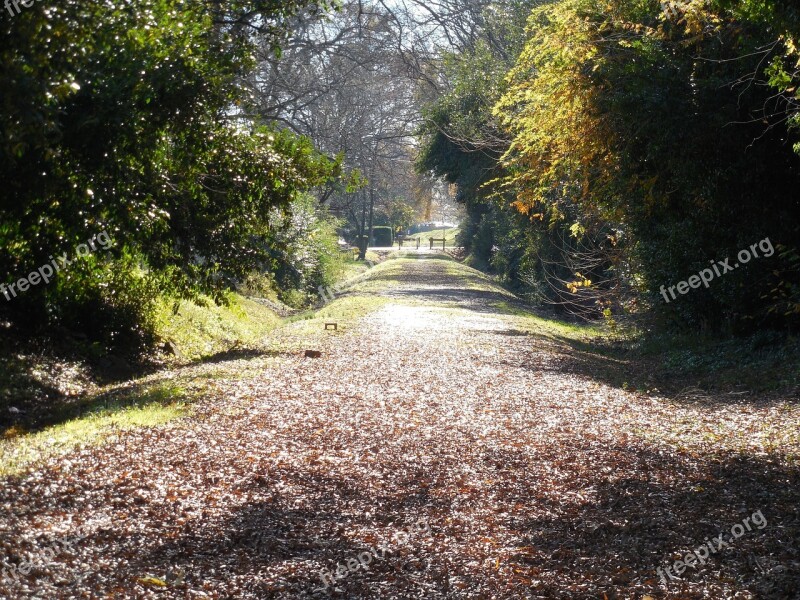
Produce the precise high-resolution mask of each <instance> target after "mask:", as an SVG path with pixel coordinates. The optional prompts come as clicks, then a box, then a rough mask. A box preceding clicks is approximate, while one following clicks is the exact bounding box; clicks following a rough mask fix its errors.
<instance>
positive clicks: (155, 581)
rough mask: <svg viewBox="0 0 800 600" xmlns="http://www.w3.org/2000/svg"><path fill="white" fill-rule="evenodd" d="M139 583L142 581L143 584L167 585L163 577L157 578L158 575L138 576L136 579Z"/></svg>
mask: <svg viewBox="0 0 800 600" xmlns="http://www.w3.org/2000/svg"><path fill="white" fill-rule="evenodd" d="M137 581H138V582H139V583H143V584H145V585H155V586H158V587H167V582H166V581H164V580H163V579H159V578H158V577H140V578H139V579H137Z"/></svg>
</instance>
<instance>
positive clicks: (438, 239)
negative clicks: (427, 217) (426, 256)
mask: <svg viewBox="0 0 800 600" xmlns="http://www.w3.org/2000/svg"><path fill="white" fill-rule="evenodd" d="M428 239H429V240H430V241H431V250H433V243H434V242H442V250H444V244H445V242H446V241H447V239H446V238H435V237H432V238H428Z"/></svg>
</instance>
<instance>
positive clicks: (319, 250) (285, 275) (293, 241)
mask: <svg viewBox="0 0 800 600" xmlns="http://www.w3.org/2000/svg"><path fill="white" fill-rule="evenodd" d="M339 225H340V222H339V221H338V220H337V219H334V218H333V217H331V216H330V215H328V214H327V213H326V212H325V211H324V209H322V208H320V207H318V205H317V203H316V201H315V199H314V198H313V197H311V196H308V195H303V196H299V197H298V198H296V199H295V200H294V201H293V202H292V203H291V205H290V206H289V210H288V211H281V210H278V209H273V210H272V212H271V218H270V230H269V234H268V235H267V236H265V250H266V252H267V254H268V256H269V260H268V262H267V263H265V265H264V269H265V270H266V271H268V272H270V273H274V277H275V281H276V282H277V285H278V287H279V288H280V289H281V290H282V293H281V300H282V301H283V302H285V303H286V304H288V305H290V306H294V307H301V306H304V305H306V304H308V303H309V302H311V301H313V300H314V299H315V298H316V295H317V294H318V289H319V287H320V286H323V287H327V286H329V285H332V284H333V283H334V282H335V281H336V279H337V277H338V274H339V273H340V271H341V270H342V261H343V258H342V255H341V253H340V252H339V248H338V244H337V242H338V235H337V228H338V226H339Z"/></svg>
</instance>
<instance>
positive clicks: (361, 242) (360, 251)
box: [358, 194, 367, 260]
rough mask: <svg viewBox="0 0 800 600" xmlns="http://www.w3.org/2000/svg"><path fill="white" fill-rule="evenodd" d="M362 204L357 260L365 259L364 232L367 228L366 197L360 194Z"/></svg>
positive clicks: (365, 244)
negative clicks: (362, 200) (362, 199)
mask: <svg viewBox="0 0 800 600" xmlns="http://www.w3.org/2000/svg"><path fill="white" fill-rule="evenodd" d="M362 197H363V198H364V202H363V203H362V204H361V231H360V232H359V234H358V260H364V259H365V258H367V243H366V241H365V240H364V231H365V229H366V228H367V196H366V194H362Z"/></svg>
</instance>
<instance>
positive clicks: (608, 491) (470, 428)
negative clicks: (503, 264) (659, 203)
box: [0, 256, 800, 599]
mask: <svg viewBox="0 0 800 600" xmlns="http://www.w3.org/2000/svg"><path fill="white" fill-rule="evenodd" d="M388 262H390V263H393V264H392V265H386V266H385V265H381V267H378V268H376V269H375V270H374V273H372V274H371V276H370V277H369V279H368V280H367V281H366V282H365V283H364V284H363V285H362V286H361V287H359V288H355V289H354V290H353V291H351V292H350V295H349V297H345V298H342V299H340V302H343V303H346V302H348V301H352V300H353V299H356V298H364V299H366V300H365V301H368V302H369V303H370V304H369V305H370V306H371V307H372V308H373V309H374V310H372V311H371V312H367V313H366V314H365V315H364V316H363V317H361V318H356V317H348V318H345V319H342V320H341V322H340V324H341V325H342V326H341V328H340V330H339V331H338V332H323V331H322V322H323V321H324V320H325V319H321V320H315V321H310V322H298V323H297V324H295V325H292V326H289V327H287V328H286V329H285V330H284V331H282V332H281V333H280V335H279V336H277V337H276V339H275V340H273V341H272V342H271V344H272V345H273V347H281V348H288V349H289V350H286V351H278V352H270V353H264V354H262V355H260V356H251V357H248V358H242V359H237V360H230V361H226V362H221V363H216V364H204V365H199V366H197V367H192V368H190V369H186V370H185V372H182V373H179V374H174V373H166V374H162V375H161V377H163V378H165V379H168V378H176V377H182V378H189V379H190V380H191V381H192V382H194V384H195V385H202V386H203V388H202V389H203V391H204V394H203V396H204V399H203V400H202V401H200V402H199V403H198V405H197V408H196V412H195V415H194V416H192V417H189V418H187V419H184V420H182V421H179V422H173V423H171V424H170V425H168V426H165V427H162V428H157V429H149V430H138V431H134V432H129V433H121V434H120V435H119V436H118V438H117V440H116V441H115V442H113V443H111V444H110V445H107V446H104V447H102V448H86V449H83V450H81V451H79V452H75V453H72V454H70V455H68V456H66V457H63V458H60V459H58V460H54V461H51V462H50V464H47V465H40V466H39V467H37V468H36V469H35V470H32V471H31V472H30V473H28V474H27V475H25V476H24V477H22V478H15V479H10V480H5V481H4V482H3V491H2V493H1V494H0V535H2V538H1V541H0V552H2V554H3V555H4V556H6V557H11V558H9V559H8V562H9V564H19V562H20V561H23V560H25V561H30V565H29V566H31V569H30V571H29V573H27V574H26V575H20V576H19V577H18V579H17V580H16V581H11V580H8V581H6V583H3V581H2V578H0V596H2V597H6V598H18V597H37V598H80V597H82V598H106V597H108V598H111V597H113V598H150V597H152V598H287V599H289V598H315V597H316V598H323V597H327V596H334V597H341V598H409V599H411V598H600V599H602V598H604V597H606V598H608V599H611V598H643V597H644V596H645V595H650V596H651V597H653V598H663V597H670V598H704V597H711V598H733V597H735V598H798V597H800V595H798V594H800V592H798V590H800V557H798V550H799V549H800V543H799V542H800V519H799V518H798V517H799V515H800V485H799V484H800V478H799V477H798V468H797V463H796V458H794V459H793V458H792V454H794V456H795V457H796V456H797V453H798V448H797V441H796V435H795V436H794V437H789V435H790V434H792V435H794V434H793V433H792V432H786V431H785V428H786V427H785V421H784V419H785V415H783V412H785V410H787V409H786V408H785V407H782V406H773V405H766V406H765V405H754V404H748V403H739V404H735V405H724V406H723V405H716V404H708V403H706V404H678V403H675V402H670V401H668V400H666V399H663V398H658V397H656V396H647V395H644V394H639V393H629V392H626V391H624V390H622V389H619V388H616V387H612V386H611V385H608V384H606V383H603V382H602V381H600V380H598V379H596V378H595V377H594V375H593V374H592V370H593V369H592V363H591V361H589V360H588V359H586V358H585V357H581V355H580V353H579V352H576V351H574V350H573V349H572V348H571V347H570V346H569V345H568V344H566V343H565V342H564V341H563V340H561V339H559V336H558V334H557V330H553V331H549V332H548V331H544V330H537V327H536V326H535V321H533V320H532V319H531V318H530V317H528V316H525V315H523V314H521V313H519V309H518V305H517V303H516V301H515V300H514V299H513V298H512V297H510V296H508V295H507V294H506V293H505V292H503V291H502V290H500V289H498V288H496V287H494V286H492V285H490V284H489V283H487V281H486V280H485V279H484V278H482V277H481V276H479V275H478V274H477V273H476V272H473V271H471V270H468V269H466V268H464V267H460V266H459V265H457V264H456V263H453V262H450V261H446V260H443V259H438V258H436V257H434V256H428V257H427V258H424V259H417V260H403V261H388ZM303 347H308V348H314V349H319V350H320V351H321V352H322V353H323V356H322V358H320V359H316V360H315V359H306V358H303V357H302V356H301V353H300V352H298V350H300V349H302V348H303ZM782 411H783V412H782ZM795 433H796V432H795ZM781 435H783V436H784V437H780V436H781ZM757 511H760V513H759V514H760V515H761V516H762V517H763V521H762V519H761V517H759V516H758V515H756V516H753V514H754V513H756V512H757ZM745 518H747V519H748V521H747V522H746V525H747V527H746V528H745V526H744V525H741V527H742V528H743V533H742V534H741V535H740V536H739V537H738V538H736V539H734V537H735V536H733V535H731V533H730V532H731V529H732V528H734V526H736V525H737V524H742V523H744V519H745ZM762 523H763V524H762ZM721 533H722V534H724V535H725V538H724V541H726V542H729V543H728V544H726V545H722V544H721V545H720V548H719V549H718V550H717V549H716V546H713V547H714V548H715V550H714V552H711V551H708V555H709V556H708V558H706V559H704V561H703V563H704V564H699V563H698V564H695V565H694V566H692V567H691V568H689V569H687V570H686V571H685V572H683V573H682V574H681V575H680V579H679V580H678V579H676V580H674V581H670V582H669V583H668V584H666V585H665V584H664V583H663V582H662V581H660V576H659V574H657V569H658V568H662V571H661V572H662V573H664V571H663V567H665V566H669V567H670V568H671V570H672V573H673V574H675V570H674V568H673V567H672V565H673V563H674V562H675V561H676V560H678V559H679V558H681V557H684V556H685V555H686V554H687V553H689V552H690V551H693V550H695V549H697V548H698V547H700V546H701V544H705V543H706V539H707V538H708V539H709V540H713V539H714V538H716V537H717V536H719V534H721ZM735 533H739V531H738V528H737V529H736V530H735ZM80 536H85V537H82V538H81V537H80ZM58 538H61V539H62V541H61V542H59V541H57V539H58ZM709 543H712V545H713V542H709ZM706 548H708V546H706ZM48 549H49V550H48ZM51 554H52V556H50V555H51ZM699 554H702V552H700V553H699ZM694 562H697V561H694ZM48 563H49V564H48ZM337 569H338V575H339V577H337ZM665 577H667V576H666V575H665ZM163 584H165V585H163Z"/></svg>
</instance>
